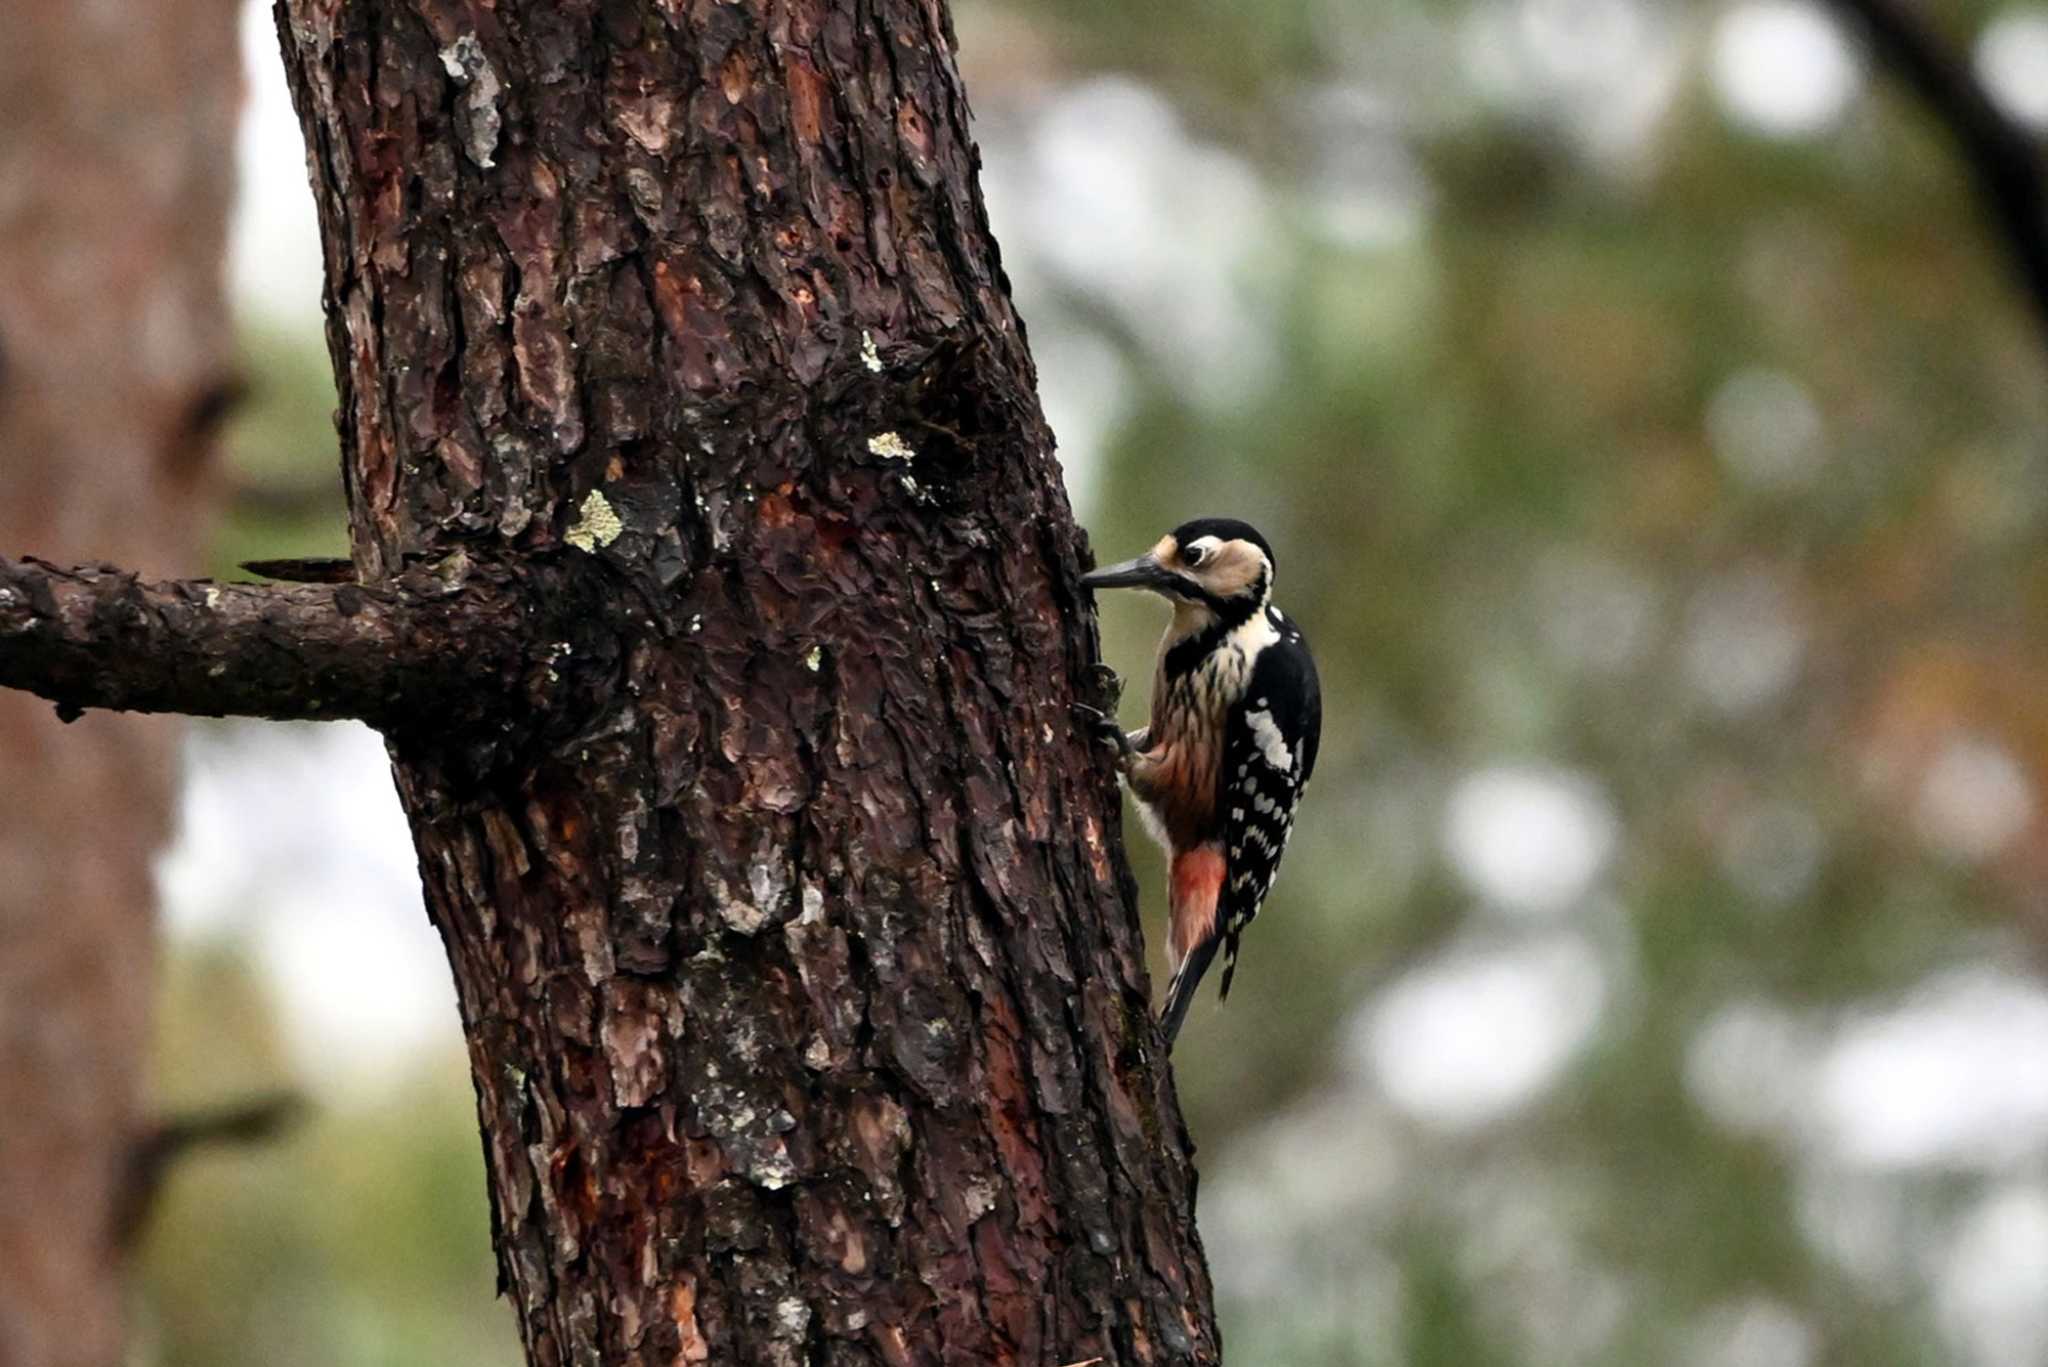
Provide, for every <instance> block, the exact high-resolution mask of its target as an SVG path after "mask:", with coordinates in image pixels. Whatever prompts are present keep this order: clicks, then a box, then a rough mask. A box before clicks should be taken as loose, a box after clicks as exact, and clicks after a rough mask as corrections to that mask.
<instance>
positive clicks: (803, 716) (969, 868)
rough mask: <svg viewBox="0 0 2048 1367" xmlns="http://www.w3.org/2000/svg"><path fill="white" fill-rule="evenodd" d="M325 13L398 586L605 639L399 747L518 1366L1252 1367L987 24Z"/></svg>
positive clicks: (382, 566)
mask: <svg viewBox="0 0 2048 1367" xmlns="http://www.w3.org/2000/svg"><path fill="white" fill-rule="evenodd" d="M279 18H280V29H281V32H282V34H283V36H284V47H285V55H286V62H287V66H288V68H289V71H290V74H291V79H292V82H293V85H294V89H295V94H296V98H297V101H298V106H299V111H300V115H301V119H302V121H303V124H304V127H305V131H306V136H307V142H308V146H309V149H310V158H309V159H310V163H311V170H312V176H313V184H314V190H315V195H316V197H317V199H318V201H319V210H320V215H321V221H322V227H323V236H324V238H325V241H326V246H327V309H328V320H329V339H330V343H331V346H332V350H333V354H334V360H335V366H336V371H337V376H338V379H339V382H340V386H341V395H342V402H341V412H340V427H341V436H342V446H343V458H344V464H345V467H346V484H347V487H348V490H349V495H350V502H351V508H352V526H353V545H354V554H355V558H356V561H357V565H358V568H359V570H360V571H361V574H362V577H363V579H364V580H365V582H368V583H373V584H374V583H379V582H382V581H383V580H385V579H386V578H387V577H389V576H390V575H392V574H395V573H397V572H399V571H401V570H402V569H403V568H404V567H406V566H409V565H414V564H418V563H432V562H436V561H439V560H440V559H441V558H443V557H445V556H447V555H449V554H451V553H453V552H455V551H457V550H460V551H461V552H463V553H464V554H465V555H466V556H467V557H469V558H470V560H472V561H473V562H474V563H476V564H478V565H483V566H489V567H491V570H492V572H493V573H494V574H499V575H501V576H502V578H503V581H504V582H505V583H507V584H508V585H510V586H511V587H512V589H513V590H514V591H515V592H524V593H525V594H526V601H528V602H529V603H532V604H541V603H545V602H550V601H556V600H558V599H559V598H561V597H563V596H566V597H567V598H568V599H570V600H573V601H575V602H576V603H578V604H579V605H580V606H579V607H578V609H577V611H576V613H575V615H574V616H575V620H576V621H577V622H578V623H580V624H581V627H582V630H583V634H582V636H581V638H579V639H576V640H573V641H572V640H570V639H569V638H568V637H567V636H557V637H554V638H552V639H550V638H549V637H547V636H546V635H544V634H543V635H539V636H536V638H535V639H533V640H532V641H530V643H529V646H530V650H531V652H532V654H533V657H534V658H536V659H546V660H547V661H548V662H549V664H550V666H551V667H552V668H553V669H554V670H555V671H557V673H558V674H559V675H560V676H562V678H563V679H565V680H566V681H567V683H566V686H565V687H564V688H563V689H561V690H559V691H557V692H556V693H555V694H553V695H551V696H552V699H553V701H552V702H551V703H550V709H551V710H550V711H549V714H548V715H547V716H545V717H543V718H540V719H539V724H537V725H533V726H520V727H513V728H510V729H505V728H501V727H497V726H491V725H470V726H456V727H449V728H445V729H442V730H436V731H423V732H419V733H415V734H410V735H407V734H400V735H398V736H396V737H394V740H393V746H392V749H393V758H394V767H395V770H396V774H397V780H398V787H399V791H400V794H401V796H402V798H403V800H404V803H405V806H406V809H407V811H408V813H409V815H410V818H411V821H412V824H413V830H414V833H415V837H416V840H417V843H418V847H419V851H420V861H421V867H422V870H423V873H424V876H425V880H426V885H427V893H428V904H429V907H430V910H431V912H432V914H433V916H434V918H435V921H436V923H437V924H438V925H439V927H440V929H441V931H442V934H443V936H444V938H445V940H446V942H447V946H448V951H449V958H450V962H451V963H452V965H453V968H454V973H455V979H456V983H457V986H458V990H459V997H460V1001H461V1005H462V1013H463V1019H464V1025H465V1028H466V1031H467V1034H468V1039H469V1044H470V1051H471V1059H472V1063H473V1068H474V1076H475V1082H476V1090H477V1099H478V1109H479V1118H480V1121H481V1126H482V1130H483V1135H484V1142H485V1152H486V1160H487V1168H488V1180H489V1186H490V1192H491V1197H492V1204H493V1211H494V1227H495V1231H496V1241H497V1246H498V1252H499V1261H500V1267H501V1272H502V1278H503V1282H504V1285H505V1287H506V1289H507V1290H508V1292H509V1294H510V1296H511V1298H512V1300H513V1302H514V1304H515V1306H516V1307H517V1311H518V1314H519V1319H520V1324H521V1327H522V1331H523V1334H524V1337H525V1342H526V1347H527V1352H528V1356H529V1359H530V1361H532V1362H533V1363H535V1364H555V1363H570V1362H574V1363H599V1362H603V1363H642V1362H645V1363H656V1362H659V1363H663V1364H668V1363H696V1362H715V1363H802V1362H819V1363H890V1364H913V1363H915V1364H923V1363H974V1364H986V1363H1031V1364H1063V1363H1069V1362H1075V1361H1080V1360H1086V1359H1090V1358H1094V1357H1096V1356H1098V1355H1100V1356H1102V1357H1103V1358H1104V1359H1105V1360H1108V1361H1114V1362H1117V1363H1125V1364H1139V1363H1155V1362H1160V1363H1164V1362H1211V1361H1215V1360H1216V1359H1217V1355H1218V1353H1217V1345H1216V1337H1215V1331H1214V1327H1213V1321H1212V1318H1211V1311H1210V1288H1209V1284H1208V1279H1207V1274H1206V1271H1205V1269H1204V1266H1203V1263H1202V1258H1201V1253H1200V1248H1199V1245H1198V1243H1197V1240H1196V1236H1195V1232H1194V1226H1193V1219H1192V1205H1193V1185H1194V1175H1193V1172H1192V1170H1191V1168H1190V1166H1189V1162H1188V1156H1187V1146H1186V1141H1185V1137H1184V1133H1183V1130H1182V1128H1181V1125H1180V1121H1179V1117H1178V1113H1177V1110H1176V1107H1175V1104H1174V1101H1173V1097H1172V1094H1171V1087H1170V1082H1169V1080H1168V1073H1167V1069H1166V1060H1165V1056H1164V1052H1163V1050H1162V1049H1161V1048H1160V1044H1159V1039H1158V1035H1157V1032H1156V1030H1155V1028H1154V1026H1153V1024H1152V1022H1151V1020H1150V1017H1149V1013H1148V1009H1147V983H1146V977H1145V972H1144V966H1143V957H1144V955H1143V945H1142V943H1141V940H1140V936H1139V933H1138V929H1137V923H1136V920H1135V917H1134V915H1133V901H1132V899H1133V893H1132V889H1131V887H1130V882H1129V877H1128V873H1127V871H1126V869H1125V866H1124V863H1123V857H1122V851H1121V848H1120V845H1119V843H1118V836H1117V829H1118V826H1117V800H1118V799H1117V794H1116V788H1115V785H1114V783H1113V781H1112V778H1111V775H1110V772H1109V770H1108V768H1107V766H1106V763H1105V761H1104V760H1103V758H1102V757H1101V756H1099V755H1097V754H1094V753H1092V752H1091V751H1090V749H1089V748H1088V747H1087V745H1086V744H1085V741H1084V740H1083V739H1082V738H1081V736H1080V735H1079V734H1078V733H1077V729H1076V728H1075V727H1074V726H1073V725H1072V723H1071V721H1070V716H1069V707H1070V705H1071V704H1072V702H1074V701H1075V700H1076V698H1077V697H1079V696H1081V693H1080V690H1081V687H1082V684H1081V682H1080V681H1082V680H1084V679H1085V678H1086V677H1087V673H1088V669H1089V665H1090V662H1091V661H1092V659H1093V658H1094V640H1093V626H1092V623H1091V621H1090V618H1089V615H1088V612H1087V610H1086V607H1085V604H1084V603H1082V602H1081V601H1079V599H1078V597H1077V594H1076V590H1075V581H1076V579H1077V576H1078V574H1079V572H1080V569H1081V562H1082V559H1083V557H1084V548H1083V543H1082V540H1081V538H1080V535H1079V534H1078V532H1077V531H1076V530H1075V528H1074V526H1073V522H1072V518H1071V514H1070V512H1069V510H1068V507H1067V504H1066V502H1065V497H1064V494H1063V493H1062V491H1061V484H1060V477H1059V471H1058V469H1057V466H1056V464H1055V462H1054V460H1053V458H1052V455H1051V442H1050V438H1049V436H1048V434H1047V432H1046V429H1045V426H1044V422H1043V420H1042V418H1041V416H1040V413H1039V409H1038V405H1037V401H1036V397H1035V394H1034V392H1033V373H1032V369H1031V364H1030V359H1029V356H1028V353H1027V351H1026V348H1025V344H1024V337H1023V332H1022V328H1021V327H1020V325H1019V323H1018V321H1017V318H1016V316H1015V314H1014V313H1013V311H1012V309H1011V305H1010V301H1009V298H1008V293H1007V288H1006V284H1005V281H1004V279H1003V277H1002V273H1001V270H1000V266H999V263H998V260H997V256H996V252H995V247H994V244H993V243H992V241H991V240H990V237H989V234H988V229H987V223H986V219H985V216H984V213H983V209H982V205H981V202H980V198H979V192H978V189H977V186H976V184H975V178H974V171H975V152H974V149H973V146H972V143H971V142H970V140H969V137H968V128H967V120H968V114H967V104H966V99H965V96H964V94H963V92H962V90H961V88H960V84H959V80H958V75H957V72H956V70H955V67H954V63H953V58H952V53H951V46H950V45H951V37H950V33H949V25H948V19H947V16H946V14H945V11H944V7H943V5H942V4H941V3H939V0H789V2H784V0H661V3H652V2H650V3H627V2H626V0H606V2H604V3H599V2H598V0H581V2H577V0H571V2H570V3H556V0H497V3H495V4H491V3H481V2H480V0H471V2H469V3H464V2H463V0H414V2H413V3H401V2H400V0H355V3H350V4H346V5H340V4H336V3H334V2H333V0H282V3H280V5H279ZM543 576H547V578H546V579H545V580H543Z"/></svg>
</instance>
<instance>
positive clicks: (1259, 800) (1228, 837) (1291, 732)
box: [1216, 614, 1323, 999]
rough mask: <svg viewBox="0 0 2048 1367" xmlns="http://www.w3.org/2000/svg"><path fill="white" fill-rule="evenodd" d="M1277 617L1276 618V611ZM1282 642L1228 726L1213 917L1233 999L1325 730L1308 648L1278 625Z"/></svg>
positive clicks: (1296, 632) (1291, 629) (1258, 669)
mask: <svg viewBox="0 0 2048 1367" xmlns="http://www.w3.org/2000/svg"><path fill="white" fill-rule="evenodd" d="M1276 615H1277V614H1276ZM1278 625H1279V628H1280V639H1279V640H1278V641H1276V642H1274V643H1273V644H1272V645H1269V646H1267V647H1266V648H1265V649H1264V650H1262V651H1260V652H1259V657H1258V659H1257V660H1256V661H1255V662H1254V663H1253V665H1252V673H1251V680H1250V682H1249V683H1248V685H1247V686H1246V688H1245V691H1244V696H1243V697H1242V698H1241V699H1239V700H1238V702H1237V703H1236V704H1235V705H1234V706H1232V707H1231V709H1230V715H1229V716H1228V717H1227V718H1226V719H1225V722H1224V727H1223V768H1222V772H1221V774H1220V775H1219V776H1218V777H1219V782H1220V783H1221V786H1222V792H1221V793H1220V794H1219V797H1218V801H1219V803H1220V806H1221V810H1222V814H1223V859H1224V874H1223V894H1222V896H1221V898H1220V899H1219V900H1218V905H1217V908H1216V920H1217V923H1218V925H1219V926H1220V927H1221V928H1222V931H1223V982H1222V985H1221V989H1220V990H1219V991H1218V993H1217V996H1218V998H1219V999H1221V998H1224V997H1228V996H1229V995H1230V977H1231V974H1233V973H1234V972H1236V971H1237V940H1238V936H1240V935H1242V934H1243V933H1244V928H1245V927H1246V926H1248V925H1250V924H1251V922H1252V918H1253V917H1254V916H1257V915H1258V914H1259V905H1260V903H1262V902H1264V901H1265V900H1266V894H1267V893H1268V892H1270V891H1272V888H1273V877H1274V875H1275V874H1277V873H1278V872H1279V871H1280V856H1281V855H1283V854H1285V853H1286V852H1287V837H1288V835H1289V834H1290V833H1291V832H1292V831H1293V829H1294V808H1295V804H1296V803H1297V802H1299V801H1300V799H1301V790H1302V788H1303V787H1304V786H1306V785H1307V783H1308V780H1309V776H1310V775H1311V774H1313V773H1314V772H1315V768H1316V746H1317V743H1318V742H1319V741H1320V740H1321V738H1322V732H1323V694H1322V687H1321V685H1320V684H1319V683H1318V681H1317V679H1316V663H1315V660H1314V659H1313V658H1312V657H1311V656H1310V655H1309V653H1308V643H1307V642H1306V641H1304V640H1303V639H1302V636H1301V629H1300V628H1299V627H1297V626H1295V625H1294V623H1293V622H1291V621H1288V620H1286V619H1285V618H1281V619H1280V620H1279V623H1278Z"/></svg>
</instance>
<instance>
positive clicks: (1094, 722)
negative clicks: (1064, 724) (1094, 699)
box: [1073, 702, 1136, 769]
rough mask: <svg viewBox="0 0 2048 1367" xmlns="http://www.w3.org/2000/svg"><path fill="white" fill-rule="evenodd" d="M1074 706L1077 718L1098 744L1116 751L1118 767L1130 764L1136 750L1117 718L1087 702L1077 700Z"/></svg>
mask: <svg viewBox="0 0 2048 1367" xmlns="http://www.w3.org/2000/svg"><path fill="white" fill-rule="evenodd" d="M1073 707H1074V718H1075V720H1077V721H1079V722H1080V723H1081V725H1082V726H1083V727H1084V728H1086V729H1087V731H1088V734H1089V735H1090V736H1091V737H1092V738H1093V739H1094V740H1095V741H1096V742H1097V743H1098V744H1101V745H1107V746H1108V747H1109V748H1110V749H1111V750H1112V751H1113V752H1114V753H1115V756H1116V764H1117V768H1119V769H1121V768H1124V767H1125V766H1126V765H1128V764H1129V763H1130V762H1131V756H1132V755H1133V754H1135V753H1136V752H1135V751H1134V750H1133V749H1132V747H1131V738H1130V737H1129V736H1127V735H1125V734H1124V729H1123V728H1122V727H1121V726H1118V725H1117V724H1116V718H1115V717H1112V716H1110V715H1109V714H1108V713H1107V712H1104V711H1102V710H1101V709H1099V708H1094V707H1090V706H1089V705H1088V704H1087V703H1082V702H1077V703H1075V704H1074V705H1073Z"/></svg>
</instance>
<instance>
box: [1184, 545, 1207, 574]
mask: <svg viewBox="0 0 2048 1367" xmlns="http://www.w3.org/2000/svg"><path fill="white" fill-rule="evenodd" d="M1180 558H1181V563H1182V564H1184V565H1186V566H1187V567H1188V568H1189V569H1194V568H1195V567H1196V566H1197V565H1200V564H1201V563H1202V562H1203V561H1204V560H1207V559H1208V558H1209V551H1208V548H1207V547H1204V546H1189V547H1186V548H1185V549H1183V550H1182V551H1181V553H1180Z"/></svg>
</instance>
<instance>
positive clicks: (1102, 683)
mask: <svg viewBox="0 0 2048 1367" xmlns="http://www.w3.org/2000/svg"><path fill="white" fill-rule="evenodd" d="M1088 680H1089V682H1090V683H1092V684H1093V685H1094V686H1095V695H1096V696H1097V697H1099V698H1103V699H1105V700H1106V701H1107V702H1108V705H1109V710H1110V711H1112V712H1114V711H1115V710H1116V705H1117V704H1118V703H1120V702H1122V701H1123V697H1124V681H1123V679H1122V678H1120V677H1118V675H1117V672H1116V671H1115V670H1114V669H1111V668H1110V667H1109V665H1108V664H1107V663H1105V662H1104V661H1102V660H1097V661H1096V662H1095V663H1094V664H1092V665H1089V666H1088Z"/></svg>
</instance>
